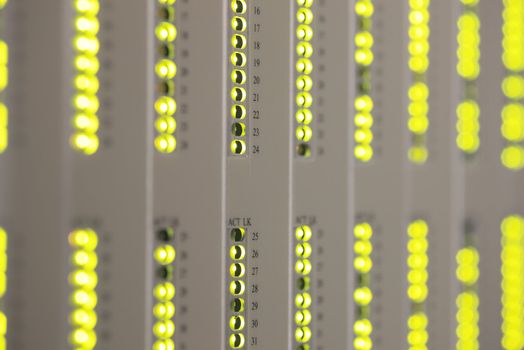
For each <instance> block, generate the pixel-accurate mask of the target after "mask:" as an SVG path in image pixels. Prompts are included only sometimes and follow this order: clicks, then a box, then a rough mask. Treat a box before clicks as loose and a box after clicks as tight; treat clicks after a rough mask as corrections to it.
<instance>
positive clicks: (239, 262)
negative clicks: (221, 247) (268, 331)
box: [227, 227, 248, 349]
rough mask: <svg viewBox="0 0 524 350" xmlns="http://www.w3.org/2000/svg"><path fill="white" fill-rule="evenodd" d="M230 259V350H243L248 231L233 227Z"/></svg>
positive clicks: (244, 339) (229, 243) (230, 241)
mask: <svg viewBox="0 0 524 350" xmlns="http://www.w3.org/2000/svg"><path fill="white" fill-rule="evenodd" d="M229 233H230V235H229V242H228V246H229V259H228V275H229V278H228V299H229V310H228V312H227V315H228V320H227V321H228V322H227V327H228V331H227V334H228V343H229V346H228V349H242V348H244V346H245V343H246V334H245V332H246V331H245V327H246V305H247V303H246V285H247V276H246V259H247V257H246V251H247V241H248V240H247V237H246V229H245V228H243V227H233V228H231V229H230V231H229Z"/></svg>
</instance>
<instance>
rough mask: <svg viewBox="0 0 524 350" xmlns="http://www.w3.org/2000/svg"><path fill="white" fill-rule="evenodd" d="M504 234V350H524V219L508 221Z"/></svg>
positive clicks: (502, 228) (510, 217)
mask: <svg viewBox="0 0 524 350" xmlns="http://www.w3.org/2000/svg"><path fill="white" fill-rule="evenodd" d="M501 231H502V240H501V243H502V252H501V260H502V267H501V272H502V286H501V287H502V299H501V300H502V342H501V346H502V348H503V349H504V350H520V349H522V348H523V347H524V218H523V217H521V216H517V215H513V216H509V217H507V218H505V219H504V220H503V221H502V224H501Z"/></svg>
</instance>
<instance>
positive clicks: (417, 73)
mask: <svg viewBox="0 0 524 350" xmlns="http://www.w3.org/2000/svg"><path fill="white" fill-rule="evenodd" d="M429 6H430V0H409V17H408V18H409V31H408V36H409V45H408V52H409V63H408V66H409V70H410V72H411V85H410V87H409V90H408V98H409V105H408V114H409V120H408V130H409V132H410V134H411V144H410V147H409V150H408V159H409V160H410V161H411V162H412V163H415V164H424V163H425V162H426V160H427V159H428V156H429V150H428V146H427V133H428V128H429V119H428V112H429V106H428V99H429V93H430V91H429V86H428V83H427V71H428V68H429V51H430V44H429V36H430V26H429V21H430V14H429Z"/></svg>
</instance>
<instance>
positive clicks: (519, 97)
mask: <svg viewBox="0 0 524 350" xmlns="http://www.w3.org/2000/svg"><path fill="white" fill-rule="evenodd" d="M523 17H524V6H523V5H522V2H521V1H518V0H505V1H504V12H503V19H504V23H503V27H502V32H503V41H502V48H503V53H502V62H503V64H504V67H505V68H506V77H505V79H504V81H503V82H502V92H503V93H504V96H505V98H506V104H505V106H504V107H503V109H502V112H501V119H502V125H501V128H500V132H501V134H502V137H503V139H504V141H505V142H506V145H505V147H504V149H503V150H502V152H501V155H500V161H501V163H502V165H503V166H504V167H506V168H507V169H510V170H514V171H518V170H521V169H522V168H524V147H523V146H524V143H523V141H524V105H523V99H524V78H523V77H522V73H523V72H524V21H523V20H522V18H523Z"/></svg>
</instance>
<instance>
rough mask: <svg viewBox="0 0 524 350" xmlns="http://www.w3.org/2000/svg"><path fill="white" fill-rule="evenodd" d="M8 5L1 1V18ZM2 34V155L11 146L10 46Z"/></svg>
mask: <svg viewBox="0 0 524 350" xmlns="http://www.w3.org/2000/svg"><path fill="white" fill-rule="evenodd" d="M6 5H7V0H4V1H0V17H2V15H3V14H2V12H3V9H4V8H5V6H6ZM1 34H2V33H1V32H0V154H2V153H4V152H5V151H6V150H7V146H8V144H9V129H8V126H9V111H8V108H7V104H6V101H5V91H6V90H7V85H8V83H9V46H8V45H7V43H6V42H5V41H4V40H2V37H1Z"/></svg>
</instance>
